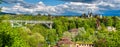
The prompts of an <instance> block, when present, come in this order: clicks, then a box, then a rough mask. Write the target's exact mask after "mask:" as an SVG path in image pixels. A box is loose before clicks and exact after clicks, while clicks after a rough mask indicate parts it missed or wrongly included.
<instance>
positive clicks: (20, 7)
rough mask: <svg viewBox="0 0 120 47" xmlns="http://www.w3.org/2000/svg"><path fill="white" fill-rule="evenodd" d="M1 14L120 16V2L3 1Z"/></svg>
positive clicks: (104, 0)
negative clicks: (89, 13)
mask: <svg viewBox="0 0 120 47" xmlns="http://www.w3.org/2000/svg"><path fill="white" fill-rule="evenodd" d="M0 7H1V8H2V12H5V13H14V14H33V15H36V14H51V15H81V14H83V13H88V12H92V13H93V14H101V15H108V16H120V0H3V2H2V4H0Z"/></svg>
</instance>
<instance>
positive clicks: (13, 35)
mask: <svg viewBox="0 0 120 47" xmlns="http://www.w3.org/2000/svg"><path fill="white" fill-rule="evenodd" d="M3 20H48V21H49V20H51V21H53V22H54V24H53V28H52V29H49V28H47V27H46V26H45V25H43V24H35V25H32V24H27V25H23V26H21V27H16V28H13V27H11V25H10V23H9V22H3ZM119 25H120V20H119V17H117V16H109V17H108V16H104V17H103V18H100V17H91V18H87V17H84V15H83V17H64V16H59V17H58V16H56V17H52V18H50V16H42V15H36V16H32V15H9V14H6V15H1V16H0V47H48V45H51V46H54V45H56V43H57V42H58V41H59V40H60V39H61V38H62V37H69V38H71V39H72V41H73V42H77V43H85V44H94V45H95V47H119V45H120V26H119ZM108 27H114V28H116V29H115V30H112V31H110V30H108ZM71 29H78V32H77V35H75V36H74V37H73V35H72V33H71V32H69V30H71Z"/></svg>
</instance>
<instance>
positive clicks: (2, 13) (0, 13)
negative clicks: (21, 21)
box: [0, 12, 16, 15]
mask: <svg viewBox="0 0 120 47" xmlns="http://www.w3.org/2000/svg"><path fill="white" fill-rule="evenodd" d="M4 14H10V15H16V14H13V13H5V12H0V15H4Z"/></svg>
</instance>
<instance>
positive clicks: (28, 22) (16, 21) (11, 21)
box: [4, 20, 53, 29]
mask: <svg viewBox="0 0 120 47" xmlns="http://www.w3.org/2000/svg"><path fill="white" fill-rule="evenodd" d="M4 21H8V22H10V23H11V26H12V27H21V26H22V25H26V24H44V25H46V26H47V27H48V28H50V29H51V28H52V25H53V21H35V20H4ZM15 25H17V26H15Z"/></svg>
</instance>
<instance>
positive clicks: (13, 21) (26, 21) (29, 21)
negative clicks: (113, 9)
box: [4, 20, 53, 24]
mask: <svg viewBox="0 0 120 47" xmlns="http://www.w3.org/2000/svg"><path fill="white" fill-rule="evenodd" d="M4 21H10V22H12V23H16V22H25V23H47V24H48V23H53V22H52V21H35V20H4Z"/></svg>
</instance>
